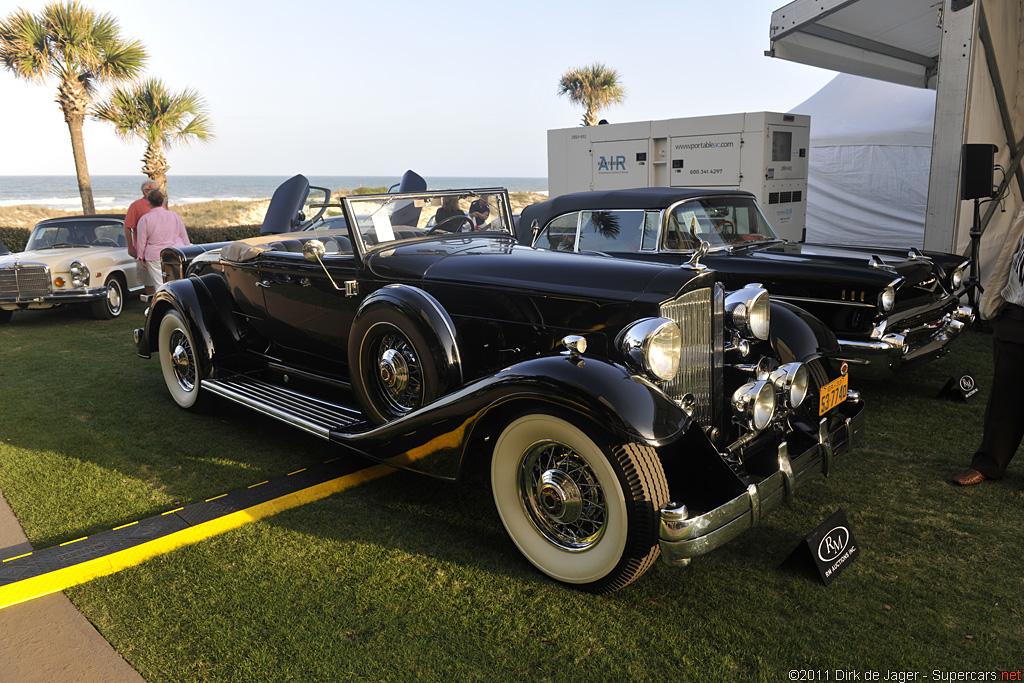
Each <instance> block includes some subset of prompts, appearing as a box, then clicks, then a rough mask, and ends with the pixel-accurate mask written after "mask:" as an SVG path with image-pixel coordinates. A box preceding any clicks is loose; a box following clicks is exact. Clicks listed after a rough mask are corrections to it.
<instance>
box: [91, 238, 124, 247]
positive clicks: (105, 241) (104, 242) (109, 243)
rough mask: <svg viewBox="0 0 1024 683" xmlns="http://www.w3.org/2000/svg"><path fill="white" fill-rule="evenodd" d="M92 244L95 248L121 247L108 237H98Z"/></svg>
mask: <svg viewBox="0 0 1024 683" xmlns="http://www.w3.org/2000/svg"><path fill="white" fill-rule="evenodd" d="M93 244H95V245H96V246H97V247H99V246H104V247H119V246H121V245H120V244H118V243H117V240H115V239H111V238H109V237H100V238H98V239H97V240H96V241H95V242H93Z"/></svg>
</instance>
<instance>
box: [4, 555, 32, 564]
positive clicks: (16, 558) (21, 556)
mask: <svg viewBox="0 0 1024 683" xmlns="http://www.w3.org/2000/svg"><path fill="white" fill-rule="evenodd" d="M31 554H32V553H25V554H24V555H16V556H14V557H8V558H7V559H6V560H4V562H10V561H11V560H20V559H21V558H23V557H28V556H29V555H31Z"/></svg>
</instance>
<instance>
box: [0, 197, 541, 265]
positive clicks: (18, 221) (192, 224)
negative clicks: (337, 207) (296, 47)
mask: <svg viewBox="0 0 1024 683" xmlns="http://www.w3.org/2000/svg"><path fill="white" fill-rule="evenodd" d="M386 191H387V188H386V187H360V188H356V189H340V190H336V191H335V193H334V197H333V199H334V200H335V201H339V200H340V198H341V197H343V196H348V195H353V194H379V193H383V192H386ZM547 198H548V196H547V193H546V192H511V193H509V200H510V202H511V204H512V211H513V213H519V212H520V211H522V209H523V207H525V206H528V205H530V204H533V203H535V202H542V201H545V200H546V199H547ZM269 205H270V200H269V199H258V200H253V201H238V200H220V199H217V200H211V201H206V202H194V203H189V204H172V205H170V208H171V209H172V210H173V211H175V212H176V213H177V214H178V215H180V216H181V219H182V221H184V223H185V227H188V228H228V227H234V226H238V225H259V224H260V223H262V222H263V217H264V215H266V212H267V207H268V206H269ZM126 208H127V207H122V208H119V209H111V210H110V211H106V212H105V213H124V211H125V210H126ZM81 213H82V212H81V211H65V210H62V209H51V208H47V207H42V206H32V205H17V206H0V228H19V229H25V230H31V228H32V227H33V226H34V225H35V224H36V223H38V222H39V221H41V220H45V219H47V218H56V217H59V216H76V215H81ZM25 237H26V239H27V238H28V235H27V233H26V235H25ZM8 248H9V249H12V250H13V248H12V247H11V246H10V245H8Z"/></svg>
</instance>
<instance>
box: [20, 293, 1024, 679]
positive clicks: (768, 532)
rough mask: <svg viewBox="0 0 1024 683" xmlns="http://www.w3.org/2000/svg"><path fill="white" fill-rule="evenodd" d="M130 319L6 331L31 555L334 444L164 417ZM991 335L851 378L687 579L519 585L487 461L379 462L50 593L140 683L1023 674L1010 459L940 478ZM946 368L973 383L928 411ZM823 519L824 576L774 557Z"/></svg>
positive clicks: (66, 316) (183, 416)
mask: <svg viewBox="0 0 1024 683" xmlns="http://www.w3.org/2000/svg"><path fill="white" fill-rule="evenodd" d="M141 322H142V306H141V304H139V303H138V302H134V303H132V304H131V305H130V306H129V307H128V310H127V312H126V314H125V315H124V316H122V318H121V319H119V320H115V321H110V322H102V321H94V320H91V319H90V318H89V316H88V312H87V311H77V310H73V309H65V310H54V311H47V312H26V313H15V315H14V318H13V319H12V321H11V322H10V323H9V324H7V325H3V326H0V488H2V490H3V493H4V495H5V496H6V498H7V499H8V501H9V502H10V504H11V506H12V507H13V509H14V510H15V512H16V514H17V515H18V518H19V520H20V521H21V523H22V525H23V526H24V527H25V530H26V533H27V534H28V536H29V539H30V540H31V541H32V543H33V544H34V545H35V547H37V548H40V547H46V546H50V545H54V544H56V543H60V542H63V541H67V540H72V539H75V538H79V537H81V536H84V535H88V534H92V533H96V532H98V531H103V530H106V529H110V528H112V527H114V526H118V525H120V524H124V523H126V522H129V521H133V520H136V519H139V518H142V517H147V516H151V515H154V514H159V513H160V512H163V511H166V510H169V509H172V508H174V507H177V506H179V505H182V504H187V503H191V502H196V501H200V500H203V499H205V498H209V497H211V496H214V495H218V494H220V493H224V492H227V491H231V490H234V489H238V488H243V487H245V486H247V485H250V484H253V483H257V482H260V481H263V480H265V479H268V478H271V477H275V476H281V475H284V474H287V473H288V472H291V471H294V470H295V469H297V468H298V467H303V466H308V465H312V464H316V463H318V462H321V461H323V460H327V459H330V458H334V457H338V455H339V454H342V452H341V450H340V449H338V448H335V447H330V446H328V445H327V444H325V443H323V442H321V441H319V440H317V439H314V438H313V437H309V436H306V435H304V434H303V433H301V432H298V431H296V430H293V429H289V428H286V427H284V426H278V425H277V424H276V423H273V422H270V421H268V420H264V419H262V418H257V417H255V416H254V415H253V414H252V413H249V412H247V411H245V410H243V409H240V408H233V407H222V408H221V410H219V411H218V412H215V413H213V414H209V415H193V414H190V413H186V412H184V411H181V410H178V409H177V408H175V407H174V406H173V404H172V403H171V401H170V399H169V397H168V396H167V393H166V390H165V389H164V387H163V382H162V380H161V378H160V375H159V368H158V364H157V362H156V361H155V360H149V361H146V360H142V359H139V358H138V357H137V356H136V355H135V350H134V344H133V343H132V339H131V330H132V328H133V327H136V326H138V325H140V324H141ZM990 341H991V339H990V337H989V335H988V334H986V333H984V332H977V331H970V332H968V333H966V334H965V336H964V337H963V338H962V339H960V340H958V341H957V343H956V344H955V345H954V352H953V353H952V354H951V355H950V356H948V357H947V358H944V359H942V360H940V361H939V362H937V363H934V364H932V365H930V366H927V367H925V368H921V369H919V370H917V371H914V372H912V373H910V374H907V375H904V376H902V377H900V378H899V379H898V380H897V381H894V382H889V383H871V384H867V383H862V382H856V381H854V382H853V383H852V384H853V388H856V389H859V390H860V391H861V392H862V394H863V395H864V397H865V399H866V401H867V402H868V408H867V409H868V425H867V429H866V432H867V435H866V438H864V439H863V440H862V442H861V443H860V444H859V447H858V450H857V451H856V453H855V454H853V455H851V456H848V457H842V458H840V459H837V461H836V463H835V465H836V467H835V472H834V475H833V476H832V477H830V478H829V479H827V480H824V481H821V482H819V483H817V484H813V485H811V486H809V487H807V488H804V489H802V490H800V491H799V492H798V494H797V498H796V500H795V502H794V503H793V505H792V506H789V507H783V508H781V509H780V510H778V511H776V512H775V513H773V514H771V515H769V516H768V517H767V518H765V519H764V521H763V523H762V525H761V526H760V527H758V528H756V529H754V530H752V531H748V532H747V533H745V534H744V535H743V536H741V537H740V538H738V539H737V540H736V541H734V542H733V543H731V544H729V545H728V546H726V547H725V548H723V549H721V550H718V551H716V552H714V553H712V554H711V555H709V556H707V557H705V558H701V559H699V560H697V561H695V562H694V563H693V564H692V566H690V567H689V568H687V569H684V570H680V569H673V568H669V567H667V566H664V565H662V564H660V563H659V564H658V565H656V566H655V567H654V568H653V569H652V570H651V571H649V572H648V573H647V574H646V575H645V576H644V577H642V578H641V579H640V580H639V581H638V582H636V583H635V584H633V585H631V586H629V587H627V588H626V589H624V590H622V591H620V592H618V593H616V594H613V595H611V596H606V597H595V596H591V595H588V594H583V593H579V592H576V591H572V590H569V589H566V588H563V587H561V586H559V585H557V584H555V583H553V582H551V581H549V580H548V579H546V578H544V577H542V576H541V575H539V574H538V573H536V572H535V571H534V570H533V569H532V568H531V567H530V566H529V565H528V564H527V563H526V561H525V560H523V559H522V558H521V557H520V556H519V554H518V553H517V551H516V550H515V548H514V547H513V546H512V544H511V542H509V541H508V540H507V539H506V538H505V536H504V533H503V531H502V528H501V525H500V522H499V520H498V518H497V514H496V513H495V512H494V509H493V505H492V503H491V500H490V494H489V491H488V490H487V481H486V476H484V474H483V473H482V472H476V473H473V474H471V475H470V476H469V477H468V478H467V479H466V480H464V481H461V482H459V483H455V484H452V483H445V482H437V481H433V480H430V479H426V478H423V477H418V476H416V475H411V474H406V473H396V474H393V475H391V476H388V477H385V478H383V479H381V480H377V481H374V482H371V483H369V484H365V485H362V486H360V487H357V488H355V489H350V490H347V491H344V492H341V493H339V494H335V495H333V496H331V497H329V498H327V499H324V500H322V501H319V502H316V503H312V504H309V505H306V506H304V507H301V508H297V509H294V510H291V511H288V512H285V513H282V514H280V515H277V516H275V517H271V518H269V519H267V520H264V521H261V522H257V523H253V524H250V525H248V526H245V527H242V528H241V529H238V530H235V531H232V532H229V533H226V534H224V535H221V536H218V537H216V538H213V539H211V540H208V541H204V542H202V543H200V544H197V545H193V546H189V547H186V548H184V549H181V550H177V551H174V552H172V553H169V554H167V555H164V556H161V557H158V558H155V559H153V560H150V561H148V562H146V563H144V564H142V565H140V566H138V567H134V568H131V569H127V570H125V571H122V572H120V573H118V574H114V575H112V576H108V577H104V578H101V579H97V580H94V581H92V582H90V583H88V584H85V585H82V586H79V587H76V588H73V589H70V590H68V591H67V594H68V595H69V597H70V598H71V600H72V601H73V602H74V603H75V604H76V605H77V606H78V607H79V609H81V610H82V612H83V613H84V614H85V615H86V616H87V617H88V618H89V619H90V620H91V621H92V622H93V623H94V624H95V625H96V627H97V628H98V629H99V631H100V632H101V633H102V634H103V636H104V637H106V638H107V639H108V640H109V641H110V642H111V643H112V644H113V645H114V647H115V648H117V650H118V652H120V653H121V654H122V655H123V656H124V657H125V659H127V660H128V662H129V663H130V664H131V665H132V666H134V667H135V668H136V669H137V670H138V671H139V672H140V673H141V674H142V675H143V676H144V677H145V678H146V679H147V680H148V681H150V682H151V683H157V682H158V681H175V682H177V681H347V680H357V681H362V680H371V681H393V680H403V681H404V680H423V681H461V680H469V681H520V680H521V681H610V680H625V679H635V680H644V681H646V680H666V681H669V680H672V681H787V680H791V679H790V677H789V671H790V670H792V669H803V670H814V671H816V672H819V671H820V672H822V673H824V672H825V671H826V670H828V671H829V672H830V674H831V678H830V680H835V670H836V669H843V670H855V671H859V672H862V673H861V675H862V676H863V672H864V671H871V670H873V671H878V672H880V675H881V678H882V679H884V678H885V676H886V673H885V672H886V671H919V672H921V674H927V675H928V676H929V677H931V676H932V674H933V671H934V670H939V671H941V672H944V673H945V672H951V671H952V672H958V671H992V672H999V671H1001V670H1012V671H1016V670H1018V669H1020V668H1021V667H1022V664H1024V623H1022V614H1021V613H1022V612H1024V543H1022V541H1021V526H1022V525H1021V519H1022V513H1024V460H1021V461H1020V462H1014V463H1013V465H1011V468H1010V471H1009V473H1008V474H1007V476H1006V477H1005V478H1004V479H1003V480H1002V481H1001V482H998V483H991V482H985V483H983V484H981V485H979V486H976V487H972V488H968V489H964V488H959V487H956V486H954V485H952V484H951V483H950V477H951V476H952V475H953V474H955V473H956V472H957V471H958V470H959V469H961V468H962V467H964V466H965V465H966V464H967V462H968V461H969V457H970V454H971V453H972V452H973V450H974V448H975V447H976V445H977V442H978V440H979V431H980V427H981V419H982V414H983V412H984V403H985V395H986V393H987V390H988V386H989V384H990V380H991V361H990ZM963 370H971V371H973V372H974V374H975V377H976V378H977V379H978V381H979V384H980V385H981V388H982V393H981V394H980V395H979V396H977V397H976V398H974V399H972V400H971V401H970V402H969V403H967V404H964V403H957V402H955V401H952V400H948V399H938V398H936V395H937V394H938V392H939V390H940V389H941V387H942V385H943V384H944V383H945V381H946V379H947V378H949V377H950V376H952V375H954V374H958V373H959V372H961V371H963ZM1022 419H1024V416H1022ZM480 455H484V454H480ZM345 457H348V456H345ZM838 508H842V509H843V510H844V511H845V512H846V514H847V516H848V518H849V521H850V524H851V527H852V530H853V533H854V535H855V537H856V539H857V541H858V543H859V546H860V548H861V555H860V557H859V558H858V559H857V560H856V561H855V562H853V563H852V564H851V565H850V566H849V568H848V569H847V570H846V571H845V572H844V573H842V574H841V575H840V576H839V577H838V578H837V579H836V581H835V582H834V583H832V585H830V586H828V587H825V586H823V585H821V583H820V582H819V581H817V580H816V579H814V578H813V577H811V576H809V575H807V574H804V573H800V572H795V571H792V570H790V569H788V568H783V567H781V566H780V565H782V564H783V561H784V560H785V559H786V557H787V555H788V554H789V553H790V551H791V550H792V549H793V548H795V547H796V546H797V545H798V544H799V543H800V542H801V540H802V539H803V538H804V536H806V535H807V534H809V533H810V532H811V531H813V530H814V528H815V527H816V526H817V525H818V524H820V523H821V522H823V521H824V520H825V519H826V518H827V517H828V516H829V515H830V514H831V513H832V512H834V511H835V510H836V509H838ZM0 554H2V553H0ZM918 680H929V679H924V678H919V679H918ZM944 680H956V679H949V678H946V679H944Z"/></svg>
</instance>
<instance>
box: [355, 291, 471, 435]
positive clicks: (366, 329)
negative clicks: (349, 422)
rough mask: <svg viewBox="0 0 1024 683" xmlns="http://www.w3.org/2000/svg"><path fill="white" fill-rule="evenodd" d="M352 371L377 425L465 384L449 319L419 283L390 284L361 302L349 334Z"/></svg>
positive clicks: (357, 391) (360, 397)
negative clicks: (411, 285) (410, 285)
mask: <svg viewBox="0 0 1024 683" xmlns="http://www.w3.org/2000/svg"><path fill="white" fill-rule="evenodd" d="M348 364H349V374H350V376H351V380H352V389H353V391H354V392H355V395H356V399H357V400H358V401H359V404H360V406H362V408H363V412H365V413H366V416H367V418H368V419H369V420H370V421H371V422H373V423H374V424H385V423H387V422H390V421H392V420H395V419H397V418H400V417H403V416H405V415H408V414H409V413H411V412H413V411H414V410H417V409H419V408H421V407H423V406H425V405H427V404H429V403H430V402H431V401H433V400H434V399H436V398H438V397H439V396H443V395H445V394H447V393H448V392H450V391H452V390H454V389H456V388H458V387H459V386H460V385H461V384H462V367H461V361H460V359H459V353H458V347H457V344H456V341H455V327H454V325H453V323H452V321H451V318H450V317H449V316H448V314H447V313H446V312H445V311H444V309H443V308H442V307H441V305H440V304H439V303H438V302H437V300H436V299H434V298H433V297H432V296H430V295H429V294H427V293H426V292H424V291H423V290H421V289H418V288H416V287H409V286H406V285H391V286H388V287H384V288H383V289H379V290H377V291H376V292H374V293H373V294H371V295H370V296H369V297H367V298H366V300H365V301H363V303H362V305H361V306H360V307H359V310H358V311H357V312H356V316H355V319H354V321H353V323H352V329H351V332H350V334H349V344H348Z"/></svg>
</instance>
